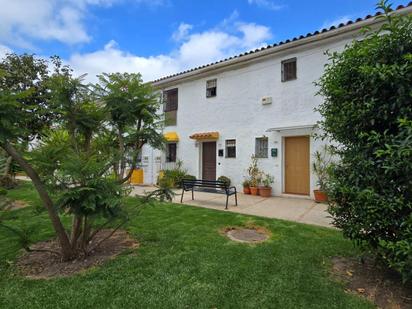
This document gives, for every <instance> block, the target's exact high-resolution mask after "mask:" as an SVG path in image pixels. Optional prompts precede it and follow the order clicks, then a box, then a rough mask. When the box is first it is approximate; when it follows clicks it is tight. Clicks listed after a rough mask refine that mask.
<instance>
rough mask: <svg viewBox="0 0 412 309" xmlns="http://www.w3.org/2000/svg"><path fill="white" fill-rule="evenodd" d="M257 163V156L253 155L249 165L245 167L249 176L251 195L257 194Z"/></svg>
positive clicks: (258, 177)
mask: <svg viewBox="0 0 412 309" xmlns="http://www.w3.org/2000/svg"><path fill="white" fill-rule="evenodd" d="M257 163H258V162H257V158H256V157H255V156H252V162H251V163H250V166H249V168H248V169H247V172H248V175H249V178H250V182H249V187H250V193H251V194H252V195H259V188H258V185H259V183H260V179H261V177H260V174H261V172H260V171H259V168H258V165H257Z"/></svg>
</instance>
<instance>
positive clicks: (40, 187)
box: [2, 142, 74, 260]
mask: <svg viewBox="0 0 412 309" xmlns="http://www.w3.org/2000/svg"><path fill="white" fill-rule="evenodd" d="M2 147H3V149H4V150H5V151H6V152H7V153H8V154H9V155H10V156H11V157H12V158H13V160H15V161H16V162H17V163H18V164H19V165H20V167H21V168H22V169H23V170H24V171H25V172H26V174H27V176H29V177H30V179H31V180H32V182H33V185H34V187H35V188H36V190H37V192H38V194H39V196H40V199H41V200H42V202H43V206H44V207H45V208H46V209H47V212H48V214H49V218H50V221H51V222H52V225H53V228H54V231H55V232H56V235H57V237H58V239H59V243H60V247H61V252H62V256H63V259H64V260H70V259H72V258H74V252H73V250H72V248H71V245H70V240H69V237H68V236H67V233H66V230H65V229H64V226H63V224H62V222H61V220H60V217H59V215H58V214H57V212H56V210H55V209H54V205H53V201H52V200H51V198H50V196H49V194H48V192H47V190H46V188H45V186H44V184H43V182H42V181H41V179H40V177H39V175H38V174H37V173H36V171H35V170H34V169H33V168H32V166H31V165H30V164H29V163H28V162H27V161H26V160H25V159H24V158H23V157H22V156H21V155H20V154H19V153H18V152H17V150H16V149H15V148H14V147H13V146H12V145H11V144H10V143H7V142H6V143H4V144H2Z"/></svg>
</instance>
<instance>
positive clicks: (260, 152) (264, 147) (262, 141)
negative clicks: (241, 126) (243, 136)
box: [255, 137, 269, 158]
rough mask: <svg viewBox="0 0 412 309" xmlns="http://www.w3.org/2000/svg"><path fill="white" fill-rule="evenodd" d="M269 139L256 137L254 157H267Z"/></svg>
mask: <svg viewBox="0 0 412 309" xmlns="http://www.w3.org/2000/svg"><path fill="white" fill-rule="evenodd" d="M268 146H269V140H268V138H267V137H257V138H256V143H255V157H256V158H267V157H268V150H269V149H268V148H269V147H268Z"/></svg>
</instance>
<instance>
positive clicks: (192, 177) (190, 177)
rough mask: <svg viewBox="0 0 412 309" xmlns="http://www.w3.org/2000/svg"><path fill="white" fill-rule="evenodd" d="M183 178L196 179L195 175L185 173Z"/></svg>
mask: <svg viewBox="0 0 412 309" xmlns="http://www.w3.org/2000/svg"><path fill="white" fill-rule="evenodd" d="M184 179H187V180H196V179H197V178H196V176H193V175H188V174H187V175H185V177H184Z"/></svg>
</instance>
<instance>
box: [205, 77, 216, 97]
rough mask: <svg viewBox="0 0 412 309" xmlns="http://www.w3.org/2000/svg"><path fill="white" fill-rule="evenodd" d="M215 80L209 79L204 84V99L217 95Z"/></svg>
mask: <svg viewBox="0 0 412 309" xmlns="http://www.w3.org/2000/svg"><path fill="white" fill-rule="evenodd" d="M216 90H217V79H211V80H208V81H207V82H206V97H207V98H211V97H215V96H216V94H217V91H216Z"/></svg>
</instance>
